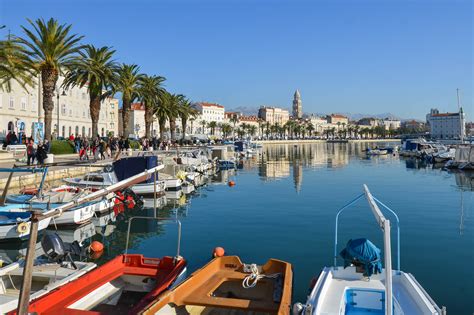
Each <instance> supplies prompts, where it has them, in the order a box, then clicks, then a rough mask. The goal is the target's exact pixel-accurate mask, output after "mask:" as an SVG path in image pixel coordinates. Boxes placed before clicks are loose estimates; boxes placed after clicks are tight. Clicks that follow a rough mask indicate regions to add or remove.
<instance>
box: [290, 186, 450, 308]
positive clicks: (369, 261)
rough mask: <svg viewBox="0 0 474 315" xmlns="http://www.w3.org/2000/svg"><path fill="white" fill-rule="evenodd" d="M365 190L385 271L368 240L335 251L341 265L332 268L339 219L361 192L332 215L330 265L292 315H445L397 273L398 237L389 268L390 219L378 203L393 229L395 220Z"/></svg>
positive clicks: (419, 288)
mask: <svg viewBox="0 0 474 315" xmlns="http://www.w3.org/2000/svg"><path fill="white" fill-rule="evenodd" d="M364 190H365V193H364V194H365V196H366V198H367V200H368V202H369V205H370V207H371V209H372V212H373V214H374V216H375V219H376V221H377V223H378V225H379V227H380V228H381V230H382V232H383V234H384V263H385V268H382V258H381V251H380V249H378V248H376V247H375V245H374V244H372V243H371V242H370V241H368V240H367V239H356V240H350V241H349V242H348V243H347V246H346V248H345V249H344V250H343V251H341V253H340V255H341V256H342V258H343V259H344V266H337V255H336V253H337V226H338V219H339V215H340V214H341V213H342V211H343V210H345V209H346V208H347V207H349V206H350V205H352V204H353V203H355V202H356V201H357V200H359V199H361V198H362V197H364V194H361V195H359V196H358V197H357V198H356V199H354V200H353V201H351V202H350V203H348V204H347V205H346V206H344V207H343V208H341V209H340V210H339V212H338V213H337V215H336V239H335V244H334V266H333V267H325V268H324V269H323V270H322V272H321V274H320V275H319V277H318V279H317V281H316V282H315V284H314V286H313V288H312V290H311V293H310V294H309V296H308V299H307V301H306V303H305V304H301V303H297V304H295V306H294V307H293V314H294V315H300V314H301V315H303V314H304V315H323V314H340V315H342V314H389V315H391V314H438V315H441V314H445V309H444V308H443V309H441V308H439V307H438V306H437V305H436V303H435V302H434V301H433V299H432V298H431V297H430V296H429V295H428V293H427V292H426V291H425V290H424V289H423V287H422V286H421V285H420V284H419V283H418V282H417V281H416V279H415V277H414V276H413V275H412V274H410V273H406V272H403V271H401V270H400V247H399V246H400V239H398V242H397V245H398V255H397V258H398V261H397V270H392V261H391V241H390V221H389V220H387V219H386V218H385V217H384V215H383V214H382V212H381V210H380V209H379V207H378V204H380V205H381V206H383V207H384V208H385V209H386V210H388V211H389V212H391V213H392V214H393V215H394V216H395V218H396V220H397V228H398V227H399V224H398V217H397V215H396V214H395V212H393V210H391V209H390V208H388V207H387V206H386V205H385V204H383V203H381V202H380V201H378V200H377V199H376V198H375V197H374V196H372V194H371V193H370V191H369V189H368V188H367V186H365V185H364ZM376 202H377V203H378V204H377V203H376ZM398 236H399V231H398Z"/></svg>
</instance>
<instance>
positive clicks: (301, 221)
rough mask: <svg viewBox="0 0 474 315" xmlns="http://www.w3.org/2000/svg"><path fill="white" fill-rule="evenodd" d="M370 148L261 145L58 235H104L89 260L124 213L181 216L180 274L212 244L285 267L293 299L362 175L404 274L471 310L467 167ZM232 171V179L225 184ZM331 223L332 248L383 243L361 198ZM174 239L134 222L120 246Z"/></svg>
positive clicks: (472, 223) (120, 229) (173, 232)
mask: <svg viewBox="0 0 474 315" xmlns="http://www.w3.org/2000/svg"><path fill="white" fill-rule="evenodd" d="M377 145H381V144H380V143H378V144H377ZM373 146H375V144H373V143H345V144H342V143H341V144H337V143H336V144H326V143H317V144H299V145H293V144H291V145H290V144H284V145H266V146H264V147H263V149H261V151H260V154H258V155H256V156H254V157H251V158H247V159H244V160H243V161H242V163H241V165H240V167H239V169H238V170H237V171H236V172H234V171H223V172H221V173H219V174H217V175H215V176H214V177H213V178H211V180H210V182H209V183H208V184H207V185H205V186H203V187H200V188H198V189H197V190H196V191H195V192H194V193H193V194H191V195H188V196H186V197H181V198H178V199H174V198H167V200H166V204H162V203H164V202H165V200H164V199H162V200H159V202H158V206H159V207H158V209H156V210H154V209H151V208H148V209H133V210H127V211H126V213H125V215H119V216H115V214H114V213H113V212H111V214H110V215H109V216H106V217H101V218H95V219H94V221H93V222H92V223H90V224H87V225H85V226H82V227H80V228H77V229H75V230H60V231H59V233H60V235H61V236H62V237H63V238H64V239H65V241H71V240H74V239H78V240H82V241H85V242H90V241H92V240H99V241H102V242H103V243H104V244H105V248H106V249H105V253H104V255H102V257H100V258H99V260H98V262H99V263H104V262H106V261H107V260H109V259H110V258H112V257H114V256H115V255H117V254H119V253H122V252H123V251H124V248H125V241H126V235H127V222H128V220H129V219H130V217H132V216H135V215H137V216H138V215H139V216H150V217H152V216H155V215H156V216H159V217H166V218H170V219H173V218H178V219H179V220H180V221H181V223H182V242H181V251H180V254H181V255H182V256H183V257H185V258H186V259H187V261H188V274H190V273H191V272H193V271H194V270H196V269H197V268H199V267H200V266H202V265H204V264H205V263H206V262H208V261H209V259H210V257H211V253H212V250H213V248H214V247H216V246H222V247H224V248H225V250H226V253H227V254H235V255H239V256H240V257H241V259H242V260H243V261H244V262H246V263H260V264H263V263H264V262H265V261H266V260H267V259H268V258H278V259H282V260H285V261H289V262H291V263H292V265H293V271H294V277H295V279H294V288H293V301H294V302H296V301H304V300H305V298H306V294H307V293H308V288H309V285H310V282H311V279H312V278H313V277H317V276H318V274H319V272H320V271H321V269H322V268H323V267H324V266H329V265H332V264H333V256H334V227H335V215H336V213H337V211H338V209H339V208H341V207H342V206H344V205H345V204H346V203H347V202H349V201H350V200H352V199H353V198H354V197H356V196H357V195H359V194H360V193H362V192H363V190H362V189H363V188H362V185H363V184H367V185H368V187H369V189H370V190H371V192H372V193H373V194H374V196H376V197H377V198H378V199H379V200H381V201H382V202H384V203H385V204H386V205H388V206H389V207H391V208H392V209H393V210H395V211H396V212H397V214H398V216H399V218H400V232H401V240H400V241H401V256H400V262H401V269H402V270H403V271H405V272H409V273H412V274H413V275H414V276H415V277H416V279H417V280H418V281H419V282H420V283H421V285H422V286H423V287H424V288H425V289H426V291H427V292H428V293H429V294H430V295H431V297H432V298H433V299H434V300H435V301H436V302H437V304H438V305H440V306H442V305H444V306H446V307H447V310H448V314H472V313H473V312H474V307H473V303H472V301H471V299H472V297H473V296H474V269H473V265H474V217H473V215H474V213H473V207H474V206H473V205H474V198H473V195H474V194H473V187H474V173H462V172H457V173H455V172H447V171H443V170H441V169H439V168H433V167H432V166H431V165H426V164H423V163H421V162H420V161H417V160H413V159H403V158H399V157H398V156H393V155H385V156H374V157H370V158H368V157H367V156H366V154H365V151H364V150H365V149H366V148H367V147H373ZM229 180H233V181H235V183H236V185H235V186H233V187H229V186H228V185H227V183H228V181H229ZM168 197H173V196H168ZM387 217H388V218H389V219H390V220H391V222H392V253H393V267H394V268H396V267H397V258H398V257H397V250H396V249H397V238H396V224H395V220H394V218H393V216H391V215H390V214H388V213H387ZM339 222H340V223H339V235H338V237H339V244H338V248H337V252H338V253H339V252H340V251H341V250H342V249H343V247H344V246H345V244H346V242H347V241H348V240H350V239H351V238H353V239H355V238H360V237H367V238H369V239H370V240H371V241H372V242H374V243H375V244H376V245H377V246H378V247H379V248H383V242H382V233H381V231H380V229H379V228H378V227H377V224H376V222H375V219H374V216H373V215H372V213H371V211H370V208H369V206H368V204H367V202H366V200H365V199H361V200H360V201H359V202H358V203H356V204H355V205H354V206H353V207H351V208H348V209H347V210H345V212H344V213H343V214H342V215H341V217H340V221H339ZM176 236H177V225H176V224H175V223H174V222H173V221H172V220H171V221H169V222H160V223H156V222H153V221H146V220H138V219H137V220H136V222H134V223H133V225H132V234H131V238H130V250H129V252H133V253H142V254H144V255H147V256H151V257H159V256H162V255H165V254H169V255H173V254H175V250H176V239H177V238H176ZM2 246H3V247H2ZM21 246H25V245H11V244H9V245H5V244H4V245H0V247H1V249H0V252H1V255H2V259H3V260H5V261H6V260H9V259H10V260H13V259H14V258H16V257H18V256H21V255H22V254H23V255H24V253H25V252H26V250H25V249H24V248H23V249H21ZM18 247H20V250H19V248H18ZM338 263H339V264H342V260H340V259H339V260H338Z"/></svg>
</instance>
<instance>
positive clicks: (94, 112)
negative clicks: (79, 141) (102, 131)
mask: <svg viewBox="0 0 474 315" xmlns="http://www.w3.org/2000/svg"><path fill="white" fill-rule="evenodd" d="M89 108H90V112H91V120H92V138H93V139H94V138H95V137H96V136H97V135H98V134H99V126H98V124H99V114H100V97H99V96H97V95H94V96H93V95H91V96H90V103H89Z"/></svg>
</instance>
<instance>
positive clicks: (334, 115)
mask: <svg viewBox="0 0 474 315" xmlns="http://www.w3.org/2000/svg"><path fill="white" fill-rule="evenodd" d="M331 117H334V118H346V119H347V117H346V116H344V115H339V114H332V115H331Z"/></svg>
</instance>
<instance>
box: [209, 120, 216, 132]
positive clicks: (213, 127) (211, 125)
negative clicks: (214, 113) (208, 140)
mask: <svg viewBox="0 0 474 315" xmlns="http://www.w3.org/2000/svg"><path fill="white" fill-rule="evenodd" d="M207 126H208V127H209V128H210V129H211V135H214V133H215V131H216V128H217V122H215V121H211V122H210V123H209V124H208V125H207Z"/></svg>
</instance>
